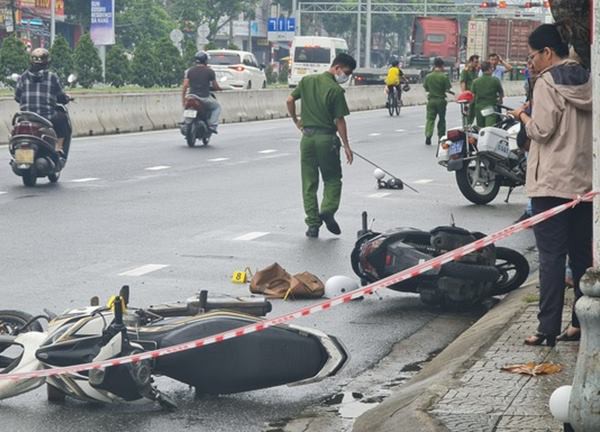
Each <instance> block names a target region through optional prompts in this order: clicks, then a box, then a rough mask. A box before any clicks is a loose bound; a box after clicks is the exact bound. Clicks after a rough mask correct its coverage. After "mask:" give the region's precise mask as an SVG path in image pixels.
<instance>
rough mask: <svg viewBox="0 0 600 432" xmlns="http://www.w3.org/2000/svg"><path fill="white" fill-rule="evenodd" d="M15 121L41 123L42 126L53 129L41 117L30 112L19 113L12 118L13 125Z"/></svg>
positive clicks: (49, 123) (49, 122) (48, 122)
mask: <svg viewBox="0 0 600 432" xmlns="http://www.w3.org/2000/svg"><path fill="white" fill-rule="evenodd" d="M17 121H29V122H32V123H41V124H43V125H44V126H48V127H49V128H53V127H54V126H53V125H52V122H51V121H50V120H48V119H46V118H44V117H42V116H41V115H39V114H37V113H34V112H31V111H19V112H18V113H16V114H15V116H14V117H13V122H12V123H13V125H14V124H15V123H17Z"/></svg>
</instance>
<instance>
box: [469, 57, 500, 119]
mask: <svg viewBox="0 0 600 432" xmlns="http://www.w3.org/2000/svg"><path fill="white" fill-rule="evenodd" d="M481 71H482V72H483V75H482V76H480V77H479V78H477V79H476V80H475V81H473V85H472V87H471V90H472V91H473V96H474V100H473V108H474V109H475V115H476V116H477V125H478V126H480V127H487V126H494V125H495V124H496V122H497V116H496V114H492V115H489V116H486V117H484V116H483V115H481V110H482V109H484V108H488V107H494V108H495V107H496V106H497V105H498V104H501V103H502V98H503V97H504V90H503V89H502V82H501V81H500V80H499V79H498V78H495V77H494V76H493V75H492V73H493V71H494V67H493V65H492V64H491V63H490V62H483V63H482V64H481Z"/></svg>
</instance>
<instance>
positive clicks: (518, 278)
mask: <svg viewBox="0 0 600 432" xmlns="http://www.w3.org/2000/svg"><path fill="white" fill-rule="evenodd" d="M495 267H496V268H497V269H498V271H499V272H500V276H499V277H498V280H497V281H496V283H495V284H494V287H493V288H492V295H495V296H496V295H502V294H508V293H509V292H511V291H513V290H515V289H517V288H519V287H520V286H521V285H522V284H523V282H525V281H526V280H527V277H528V276H529V262H528V261H527V258H525V257H524V256H523V255H521V254H520V253H519V252H517V251H515V250H513V249H509V248H505V247H501V246H496V266H495Z"/></svg>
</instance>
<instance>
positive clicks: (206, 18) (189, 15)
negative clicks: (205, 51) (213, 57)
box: [169, 0, 258, 41]
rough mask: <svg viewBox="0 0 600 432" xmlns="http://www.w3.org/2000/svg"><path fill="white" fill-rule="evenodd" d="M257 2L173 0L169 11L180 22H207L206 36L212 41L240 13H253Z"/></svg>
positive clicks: (243, 0) (255, 0) (256, 0)
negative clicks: (207, 31)
mask: <svg viewBox="0 0 600 432" xmlns="http://www.w3.org/2000/svg"><path fill="white" fill-rule="evenodd" d="M257 4H258V0H172V1H171V3H170V5H169V13H170V15H171V16H172V17H173V18H174V19H176V20H177V22H179V23H183V21H186V20H187V21H193V22H194V23H195V24H196V25H200V24H207V25H208V30H209V33H208V36H207V37H206V38H207V39H208V40H209V41H212V40H213V39H214V38H215V36H216V35H217V32H218V31H219V30H221V29H222V28H223V27H225V26H227V25H229V22H230V21H231V20H232V19H234V18H235V17H237V16H238V15H239V14H240V13H245V14H247V15H251V14H252V13H253V12H254V9H255V8H256V5H257Z"/></svg>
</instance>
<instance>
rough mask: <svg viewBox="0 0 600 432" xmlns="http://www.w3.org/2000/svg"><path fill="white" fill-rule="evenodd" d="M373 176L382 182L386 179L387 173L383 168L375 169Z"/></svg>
mask: <svg viewBox="0 0 600 432" xmlns="http://www.w3.org/2000/svg"><path fill="white" fill-rule="evenodd" d="M373 176H375V178H376V179H377V180H382V179H383V178H384V177H385V173H384V172H383V170H382V169H381V168H375V170H374V171H373Z"/></svg>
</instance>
